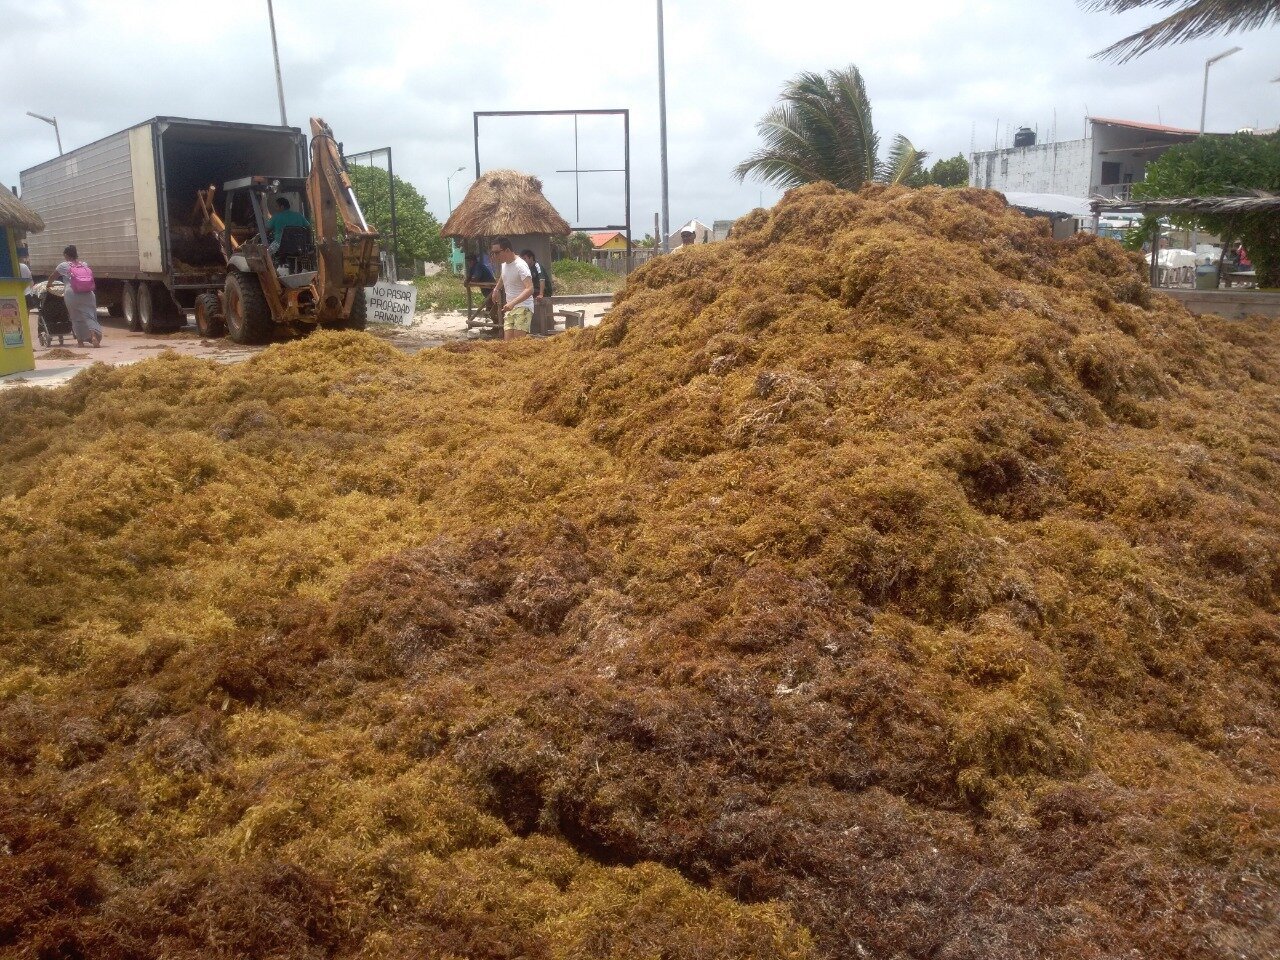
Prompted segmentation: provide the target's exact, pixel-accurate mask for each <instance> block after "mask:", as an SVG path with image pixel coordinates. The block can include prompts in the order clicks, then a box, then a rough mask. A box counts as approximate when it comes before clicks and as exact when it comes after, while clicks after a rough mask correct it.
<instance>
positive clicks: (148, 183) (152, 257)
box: [20, 117, 307, 306]
mask: <svg viewBox="0 0 1280 960" xmlns="http://www.w3.org/2000/svg"><path fill="white" fill-rule="evenodd" d="M306 172H307V144H306V137H305V136H304V135H303V133H302V131H301V130H299V129H298V128H296V127H276V126H267V125H260V124H248V123H224V122H220V121H215V120H189V119H183V118H178V117H156V118H154V119H152V120H148V121H146V122H145V123H140V124H138V125H137V126H135V127H130V128H129V129H128V130H122V131H121V132H119V133H115V134H112V135H111V136H109V137H105V138H103V139H101V140H98V141H96V142H94V143H90V144H88V145H86V146H83V147H80V148H78V149H76V150H72V151H71V152H69V153H67V154H65V155H63V156H61V157H58V158H56V159H54V160H49V161H47V162H45V163H42V164H40V165H38V166H35V167H32V168H30V169H28V170H24V171H22V173H21V175H20V183H21V189H22V199H23V200H24V201H25V202H26V203H27V204H28V205H30V206H31V207H32V208H33V209H34V210H36V211H37V212H38V213H39V214H40V216H41V217H42V218H43V219H44V222H45V230H44V232H43V233H39V234H35V235H33V236H32V237H30V239H29V240H28V248H29V250H30V254H31V267H32V270H33V272H34V273H35V274H36V275H37V276H39V275H41V274H48V273H49V272H50V271H51V270H52V269H53V267H54V266H55V265H57V263H58V262H59V261H60V260H61V259H62V249H63V247H65V246H66V245H67V244H75V245H76V247H77V248H78V250H79V253H80V256H81V257H83V258H84V259H85V260H86V261H87V262H88V263H89V265H90V266H91V267H92V268H93V271H94V274H95V276H96V277H97V278H98V279H99V281H100V284H99V286H100V290H102V294H101V295H100V299H104V298H105V300H106V301H107V302H112V301H113V298H115V297H117V296H118V295H119V294H120V292H121V282H124V286H129V282H130V281H142V282H143V283H144V284H151V285H155V284H160V285H162V286H163V287H165V288H166V289H167V290H168V291H169V293H170V294H171V295H172V296H173V298H174V300H175V301H176V302H177V304H178V305H180V306H190V303H191V301H192V300H193V299H194V297H195V295H196V294H197V293H199V292H200V291H202V290H208V289H216V288H218V287H220V286H221V284H222V279H223V272H224V271H223V264H222V262H221V258H220V257H219V254H218V249H217V246H216V243H213V242H211V241H210V238H207V237H206V238H202V237H200V236H199V234H198V232H197V231H196V230H195V229H194V225H193V221H192V212H193V207H194V204H195V198H196V191H197V190H199V189H202V188H204V187H208V186H210V185H211V184H212V185H216V186H219V187H221V185H222V184H223V183H225V182H226V181H228V180H233V179H236V178H238V177H245V176H251V175H266V176H272V177H275V176H279V177H301V176H305V175H306ZM137 289H138V288H137V285H136V284H135V285H133V286H132V287H131V288H130V289H129V290H128V291H125V292H127V293H129V294H130V295H133V293H134V292H135V291H136V290H137ZM153 289H154V286H153ZM143 292H147V293H149V294H150V293H151V291H143ZM157 292H159V293H162V292H163V291H157Z"/></svg>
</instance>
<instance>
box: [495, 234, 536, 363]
mask: <svg viewBox="0 0 1280 960" xmlns="http://www.w3.org/2000/svg"><path fill="white" fill-rule="evenodd" d="M489 259H490V260H492V261H493V262H494V263H499V264H501V265H502V280H501V282H500V283H499V284H498V285H497V286H496V287H494V288H493V302H494V303H495V304H496V303H500V302H501V298H502V295H503V294H504V293H505V294H506V303H505V304H504V305H503V307H502V312H503V315H504V316H503V322H502V339H504V340H519V339H520V338H521V337H527V336H528V335H529V331H530V330H531V329H532V327H533V273H532V272H530V270H529V265H528V264H527V263H525V262H524V260H522V259H521V258H520V257H517V256H516V254H515V251H514V250H513V249H512V248H511V241H510V240H508V239H507V238H506V237H499V238H498V239H497V240H495V241H493V245H492V246H491V247H490V248H489Z"/></svg>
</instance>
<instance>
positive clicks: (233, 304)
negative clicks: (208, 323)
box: [222, 270, 273, 344]
mask: <svg viewBox="0 0 1280 960" xmlns="http://www.w3.org/2000/svg"><path fill="white" fill-rule="evenodd" d="M222 309H223V314H224V316H225V317H226V320H227V336H228V337H230V338H231V339H232V340H233V341H234V342H236V343H244V344H248V343H266V342H267V341H268V340H270V339H271V333H272V326H273V325H272V323H271V309H270V308H269V307H268V306H267V298H266V296H265V295H264V294H263V292H262V284H260V283H259V282H258V278H257V277H255V276H254V275H253V274H251V273H241V272H240V271H238V270H237V271H234V272H232V273H229V274H228V275H227V285H226V287H225V288H224V292H223V296H222Z"/></svg>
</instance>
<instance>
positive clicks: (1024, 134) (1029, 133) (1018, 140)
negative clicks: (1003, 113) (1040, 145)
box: [1013, 127, 1036, 147]
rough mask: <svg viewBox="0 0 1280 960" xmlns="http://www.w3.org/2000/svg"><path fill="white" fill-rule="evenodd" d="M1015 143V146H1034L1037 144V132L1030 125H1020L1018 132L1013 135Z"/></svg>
mask: <svg viewBox="0 0 1280 960" xmlns="http://www.w3.org/2000/svg"><path fill="white" fill-rule="evenodd" d="M1013 145H1014V146H1015V147H1034V146H1035V145H1036V132H1035V131H1034V130H1032V129H1031V128H1030V127H1019V128H1018V132H1017V133H1015V134H1014V135H1013Z"/></svg>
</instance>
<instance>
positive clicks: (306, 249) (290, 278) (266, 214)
mask: <svg viewBox="0 0 1280 960" xmlns="http://www.w3.org/2000/svg"><path fill="white" fill-rule="evenodd" d="M222 196H223V204H224V210H225V213H224V216H223V218H222V219H223V223H224V224H226V227H225V238H224V242H225V243H226V246H227V249H228V250H229V251H231V256H230V258H229V259H230V260H231V261H232V265H233V266H236V267H237V268H238V269H241V270H245V271H247V272H252V273H260V272H261V271H262V270H263V269H264V268H265V269H267V270H269V271H270V272H271V273H274V274H275V275H276V276H277V277H278V278H279V280H280V284H281V285H282V286H284V287H286V288H289V289H292V290H301V289H304V288H308V287H310V285H311V281H312V280H313V279H314V278H315V275H316V246H315V240H314V238H313V236H312V228H311V222H310V220H309V219H308V217H307V206H306V181H305V180H303V179H302V178H299V177H242V178H240V179H239V180H230V181H228V182H227V183H225V184H223V187H222ZM238 259H243V261H244V262H243V264H240V263H235V262H234V261H236V260H238Z"/></svg>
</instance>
